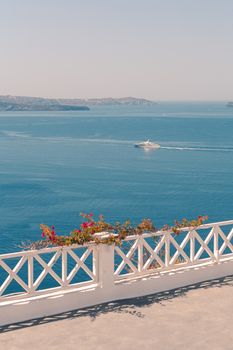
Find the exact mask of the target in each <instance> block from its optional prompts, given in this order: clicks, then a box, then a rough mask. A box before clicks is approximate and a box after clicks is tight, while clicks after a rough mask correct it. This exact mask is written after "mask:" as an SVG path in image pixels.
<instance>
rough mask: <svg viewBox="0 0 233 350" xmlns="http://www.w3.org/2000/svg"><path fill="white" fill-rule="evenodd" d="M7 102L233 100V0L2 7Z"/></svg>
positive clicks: (3, 0)
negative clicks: (19, 98) (18, 98)
mask: <svg viewBox="0 0 233 350" xmlns="http://www.w3.org/2000/svg"><path fill="white" fill-rule="evenodd" d="M0 60H1V64H0V94H4V95H5V94H12V95H30V96H43V97H81V98H85V97H109V96H113V97H120V96H135V97H145V98H150V99H154V100H159V101H161V100H232V99H233V0H0Z"/></svg>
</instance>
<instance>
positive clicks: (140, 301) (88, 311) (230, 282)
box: [0, 275, 233, 333]
mask: <svg viewBox="0 0 233 350" xmlns="http://www.w3.org/2000/svg"><path fill="white" fill-rule="evenodd" d="M226 285H227V286H231V287H233V275H232V276H228V277H222V278H218V279H214V280H211V281H205V282H200V283H196V284H193V285H189V286H186V287H180V288H176V289H173V290H170V291H166V292H161V293H156V294H151V295H148V296H143V297H137V298H131V299H124V300H120V301H113V302H108V303H103V304H99V305H95V306H91V307H86V308H83V309H78V310H72V311H68V312H64V313H61V314H57V315H53V316H48V317H43V318H37V319H32V320H29V321H24V322H19V323H15V324H11V325H7V326H0V333H5V332H10V331H14V330H19V329H22V328H27V327H32V326H36V325H41V324H46V323H50V322H55V321H61V320H66V319H70V320H71V319H74V318H77V317H89V318H91V319H92V320H93V321H94V320H95V319H96V318H97V317H98V316H100V315H102V314H106V313H108V312H117V313H128V314H131V315H132V316H135V317H139V318H143V317H144V314H143V312H141V311H139V310H138V309H140V308H144V307H149V306H150V305H152V304H155V303H159V304H161V305H163V302H164V301H169V300H171V301H172V300H173V299H175V298H177V297H185V296H186V295H187V294H188V292H190V291H191V290H195V289H207V288H212V287H218V288H221V287H223V286H226ZM164 306H165V304H164Z"/></svg>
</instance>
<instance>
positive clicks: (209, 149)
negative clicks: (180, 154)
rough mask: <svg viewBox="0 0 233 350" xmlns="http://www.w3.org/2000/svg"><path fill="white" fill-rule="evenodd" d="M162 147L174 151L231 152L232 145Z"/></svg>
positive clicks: (232, 149) (232, 150)
mask: <svg viewBox="0 0 233 350" xmlns="http://www.w3.org/2000/svg"><path fill="white" fill-rule="evenodd" d="M161 148H162V149H167V150H176V151H199V152H202V151H204V152H233V147H177V146H161Z"/></svg>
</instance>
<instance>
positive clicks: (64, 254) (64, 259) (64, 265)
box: [61, 247, 67, 287]
mask: <svg viewBox="0 0 233 350" xmlns="http://www.w3.org/2000/svg"><path fill="white" fill-rule="evenodd" d="M61 254H62V282H63V286H64V287H65V286H67V250H66V248H65V247H64V248H62V251H61Z"/></svg>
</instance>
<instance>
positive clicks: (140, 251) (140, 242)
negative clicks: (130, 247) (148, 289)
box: [138, 236, 143, 272]
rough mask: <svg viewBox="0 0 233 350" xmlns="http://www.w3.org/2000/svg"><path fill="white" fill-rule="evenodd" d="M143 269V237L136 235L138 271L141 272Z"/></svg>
mask: <svg viewBox="0 0 233 350" xmlns="http://www.w3.org/2000/svg"><path fill="white" fill-rule="evenodd" d="M142 270H143V238H142V237H141V236H139V237H138V271H139V272H142Z"/></svg>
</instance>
